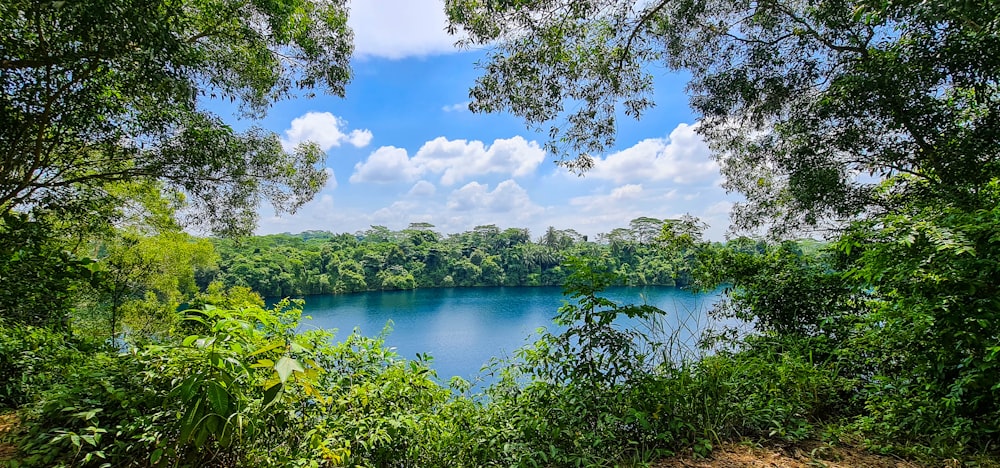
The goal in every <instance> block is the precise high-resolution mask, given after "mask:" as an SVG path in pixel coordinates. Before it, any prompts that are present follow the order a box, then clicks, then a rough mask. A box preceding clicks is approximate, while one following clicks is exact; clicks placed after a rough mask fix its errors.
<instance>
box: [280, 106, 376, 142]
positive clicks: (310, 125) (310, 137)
mask: <svg viewBox="0 0 1000 468" xmlns="http://www.w3.org/2000/svg"><path fill="white" fill-rule="evenodd" d="M346 126H347V122H346V121H345V120H344V119H341V118H340V117H337V116H335V115H333V114H331V113H329V112H307V113H306V114H303V115H301V116H299V117H296V118H295V119H294V120H292V123H291V126H290V127H289V128H288V129H287V130H285V137H284V138H282V139H281V145H282V146H283V147H284V148H285V150H288V151H290V150H291V149H293V148H295V146H296V145H298V144H299V143H302V142H304V141H312V142H315V143H317V144H318V145H319V147H320V148H322V149H323V151H326V150H329V149H330V148H333V147H335V146H340V145H341V144H342V143H344V142H347V143H350V144H351V145H354V146H355V147H357V148H363V147H365V146H368V143H370V142H371V141H372V132H371V131H369V130H367V129H366V130H351V131H350V132H348V133H344V127H346Z"/></svg>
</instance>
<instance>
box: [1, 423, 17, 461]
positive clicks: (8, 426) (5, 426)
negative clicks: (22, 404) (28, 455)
mask: <svg viewBox="0 0 1000 468" xmlns="http://www.w3.org/2000/svg"><path fill="white" fill-rule="evenodd" d="M16 425H17V415H16V414H14V413H5V414H0V462H2V461H7V460H10V459H11V458H13V457H14V453H16V452H17V448H15V447H14V446H13V445H11V444H10V443H9V442H8V441H7V440H5V439H6V438H7V434H9V433H11V432H12V431H13V429H14V426H16Z"/></svg>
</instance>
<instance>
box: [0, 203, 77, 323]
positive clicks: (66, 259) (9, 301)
mask: <svg viewBox="0 0 1000 468" xmlns="http://www.w3.org/2000/svg"><path fill="white" fill-rule="evenodd" d="M51 230H52V227H51V224H50V223H49V222H48V221H47V220H45V219H44V218H43V219H32V217H30V216H28V215H26V214H18V213H6V214H3V215H0V282H2V284H3V287H2V288H0V319H3V320H7V321H8V322H9V323H11V324H15V323H20V324H32V325H42V326H49V327H55V328H63V329H65V328H66V327H67V325H68V323H69V321H68V318H69V317H68V312H69V310H70V308H71V307H72V305H73V303H74V299H75V297H76V293H77V291H78V290H79V289H81V288H85V287H86V286H87V285H88V284H89V283H90V282H91V281H92V280H93V277H94V265H93V264H92V262H91V261H90V259H87V258H79V257H77V256H76V255H73V254H72V253H70V252H69V251H68V250H67V248H66V246H64V245H63V244H62V243H61V242H59V240H58V239H55V238H54V236H53V234H52V232H51Z"/></svg>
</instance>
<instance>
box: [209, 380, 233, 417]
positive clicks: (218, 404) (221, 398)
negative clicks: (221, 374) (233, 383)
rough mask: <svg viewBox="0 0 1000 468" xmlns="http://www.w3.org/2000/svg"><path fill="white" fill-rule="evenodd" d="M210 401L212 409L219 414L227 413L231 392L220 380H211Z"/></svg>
mask: <svg viewBox="0 0 1000 468" xmlns="http://www.w3.org/2000/svg"><path fill="white" fill-rule="evenodd" d="M208 401H209V402H210V403H211V404H212V409H213V410H214V411H215V412H216V413H218V414H227V412H226V410H228V409H229V392H228V391H226V389H225V388H223V387H222V385H219V383H218V382H209V384H208Z"/></svg>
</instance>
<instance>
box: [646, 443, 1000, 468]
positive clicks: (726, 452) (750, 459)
mask: <svg viewBox="0 0 1000 468" xmlns="http://www.w3.org/2000/svg"><path fill="white" fill-rule="evenodd" d="M932 466H934V467H938V466H944V467H949V468H951V467H955V468H957V467H960V466H994V467H995V466H998V465H996V464H991V463H987V464H985V465H980V464H975V465H966V464H962V463H960V462H958V461H957V460H955V461H941V462H938V463H936V464H931V465H928V464H924V463H919V462H914V461H908V460H903V459H900V458H897V457H893V456H888V455H878V454H874V453H870V452H867V451H865V450H863V449H859V448H855V447H850V446H842V447H841V446H831V445H830V444H825V443H821V442H802V443H799V444H795V445H791V446H766V447H761V446H751V445H747V444H734V443H728V444H722V445H721V446H719V447H716V449H715V450H714V451H713V452H712V453H711V455H709V456H708V458H694V457H692V456H691V454H682V455H677V456H674V457H671V458H667V459H664V460H660V461H658V462H656V463H654V464H653V465H652V468H820V467H823V468H858V467H861V468H925V467H926V468H929V467H932Z"/></svg>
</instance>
